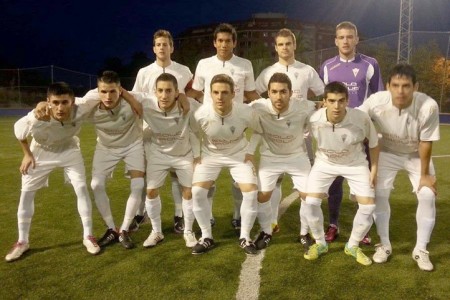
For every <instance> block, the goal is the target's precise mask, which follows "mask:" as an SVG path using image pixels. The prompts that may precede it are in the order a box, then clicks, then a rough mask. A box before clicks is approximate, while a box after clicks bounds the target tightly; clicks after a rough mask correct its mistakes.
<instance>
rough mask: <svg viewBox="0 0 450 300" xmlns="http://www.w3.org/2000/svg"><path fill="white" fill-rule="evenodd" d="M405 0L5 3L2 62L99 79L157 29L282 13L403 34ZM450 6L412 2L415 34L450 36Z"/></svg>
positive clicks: (444, 1)
mask: <svg viewBox="0 0 450 300" xmlns="http://www.w3.org/2000/svg"><path fill="white" fill-rule="evenodd" d="M399 9H400V0H290V1H289V0H259V1H256V0H255V1H253V0H251V1H250V0H241V1H238V0H221V1H217V0H209V1H170V0H166V1H164V0H158V1H156V0H145V1H123V0H122V1H118V0H111V1H108V2H106V1H86V0H78V1H46V0H41V1H39V0H38V1H36V0H35V1H20V0H19V1H12V0H5V1H4V0H1V1H0V11H1V17H0V37H1V41H2V42H1V44H2V45H1V46H0V62H3V64H5V63H7V64H10V65H14V66H16V67H20V68H24V67H36V66H43V65H50V64H54V65H57V66H60V67H64V68H70V69H74V70H78V71H82V72H96V71H97V70H98V68H99V67H100V66H101V65H102V63H103V61H104V59H105V58H107V57H111V56H117V57H120V58H122V59H123V60H124V62H127V60H128V59H129V58H130V57H131V55H132V54H133V53H134V52H136V51H146V52H147V53H150V51H151V42H152V41H151V39H152V34H153V32H154V31H155V30H157V29H160V28H164V29H168V30H170V31H171V32H172V33H173V34H174V35H176V34H177V33H180V32H181V31H183V30H184V29H186V28H188V27H191V26H195V25H202V24H208V23H215V22H227V21H236V20H244V19H247V18H249V17H251V15H252V14H254V13H258V12H279V13H284V14H286V15H288V16H289V17H291V18H296V19H299V20H301V21H305V22H321V23H327V24H332V25H335V24H337V23H338V22H340V21H343V20H350V21H353V22H354V23H355V24H356V25H357V26H358V28H359V31H360V33H361V34H362V35H364V36H366V37H375V36H381V35H386V34H390V33H394V32H397V31H398V22H399ZM449 15H450V0H415V1H414V25H413V29H414V30H421V31H450V18H449Z"/></svg>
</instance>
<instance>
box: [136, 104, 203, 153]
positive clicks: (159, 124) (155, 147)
mask: <svg viewBox="0 0 450 300" xmlns="http://www.w3.org/2000/svg"><path fill="white" fill-rule="evenodd" d="M188 100H189V103H190V110H189V112H188V113H187V114H186V115H183V112H182V111H181V110H180V109H179V107H178V104H176V105H175V106H174V107H173V109H172V110H171V111H170V112H164V111H163V110H161V109H160V108H159V106H158V99H156V97H150V98H148V100H145V101H143V103H144V104H143V109H144V121H145V122H146V123H147V124H148V125H149V127H150V129H151V131H152V135H151V144H150V148H149V149H150V150H151V151H156V152H160V153H164V154H167V155H172V156H185V155H186V154H188V153H189V152H191V150H193V152H194V153H193V154H194V157H198V156H200V151H199V150H200V149H199V148H200V143H199V141H198V139H197V138H196V136H195V135H194V134H193V133H192V130H191V124H194V122H195V120H194V118H193V114H194V112H195V111H196V110H197V109H198V108H199V107H200V106H201V105H200V103H198V102H197V101H195V100H194V99H192V98H188ZM191 144H192V145H191Z"/></svg>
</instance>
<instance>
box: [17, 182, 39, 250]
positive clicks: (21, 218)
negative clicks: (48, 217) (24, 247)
mask: <svg viewBox="0 0 450 300" xmlns="http://www.w3.org/2000/svg"><path fill="white" fill-rule="evenodd" d="M35 195H36V191H22V192H21V193H20V201H19V208H18V209H17V226H18V229H19V242H25V243H29V237H30V227H31V219H32V218H33V215H34V196H35Z"/></svg>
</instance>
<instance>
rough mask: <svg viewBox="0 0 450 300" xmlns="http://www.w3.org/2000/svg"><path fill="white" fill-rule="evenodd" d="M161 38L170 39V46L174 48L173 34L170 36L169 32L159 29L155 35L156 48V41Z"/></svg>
mask: <svg viewBox="0 0 450 300" xmlns="http://www.w3.org/2000/svg"><path fill="white" fill-rule="evenodd" d="M160 37H165V38H168V39H169V43H170V46H172V47H173V37H172V34H170V32H169V31H167V30H164V29H159V30H158V31H156V32H155V34H153V46H155V41H156V39H157V38H160Z"/></svg>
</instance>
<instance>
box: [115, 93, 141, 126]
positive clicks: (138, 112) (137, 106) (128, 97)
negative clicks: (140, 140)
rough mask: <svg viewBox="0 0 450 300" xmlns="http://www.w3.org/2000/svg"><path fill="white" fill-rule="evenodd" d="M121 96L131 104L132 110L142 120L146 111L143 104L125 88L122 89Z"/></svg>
mask: <svg viewBox="0 0 450 300" xmlns="http://www.w3.org/2000/svg"><path fill="white" fill-rule="evenodd" d="M120 95H121V97H122V98H123V99H125V101H127V102H128V104H130V106H131V109H132V110H133V111H134V113H135V114H136V115H137V116H138V117H139V118H140V119H142V115H143V114H144V111H143V109H142V103H141V102H139V101H137V100H136V98H135V97H134V96H133V95H132V94H130V93H129V92H128V91H127V90H126V89H124V88H123V87H120Z"/></svg>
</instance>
